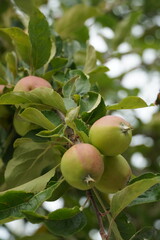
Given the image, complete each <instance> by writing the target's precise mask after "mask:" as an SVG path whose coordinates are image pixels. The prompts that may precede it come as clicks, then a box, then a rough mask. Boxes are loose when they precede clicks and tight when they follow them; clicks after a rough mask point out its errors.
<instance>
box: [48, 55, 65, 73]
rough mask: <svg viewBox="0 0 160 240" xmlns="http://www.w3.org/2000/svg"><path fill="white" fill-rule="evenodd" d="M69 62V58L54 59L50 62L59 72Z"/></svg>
mask: <svg viewBox="0 0 160 240" xmlns="http://www.w3.org/2000/svg"><path fill="white" fill-rule="evenodd" d="M67 62H68V58H62V57H54V58H53V59H52V60H51V61H50V64H51V65H52V67H53V69H54V70H56V71H57V70H60V69H62V68H63V67H65V66H66V64H67Z"/></svg>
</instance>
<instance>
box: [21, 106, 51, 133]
mask: <svg viewBox="0 0 160 240" xmlns="http://www.w3.org/2000/svg"><path fill="white" fill-rule="evenodd" d="M19 115H20V117H21V118H23V119H24V120H26V121H29V122H31V123H34V124H36V125H39V126H41V127H42V128H45V129H50V130H52V129H54V128H55V127H56V126H55V125H54V124H53V123H52V122H50V121H49V120H48V119H47V118H46V117H45V116H44V115H43V114H42V113H41V112H40V111H39V110H37V109H35V108H31V107H29V108H26V109H25V110H24V111H23V112H22V113H21V114H19Z"/></svg>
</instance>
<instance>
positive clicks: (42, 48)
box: [29, 8, 51, 69]
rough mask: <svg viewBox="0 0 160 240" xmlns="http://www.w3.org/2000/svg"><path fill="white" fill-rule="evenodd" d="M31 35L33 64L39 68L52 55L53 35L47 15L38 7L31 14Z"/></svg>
mask: <svg viewBox="0 0 160 240" xmlns="http://www.w3.org/2000/svg"><path fill="white" fill-rule="evenodd" d="M29 37H30V41H31V44H32V57H33V66H34V68H35V69H39V68H40V67H42V66H43V65H44V64H45V63H46V62H47V61H48V59H49V57H50V52H51V38H50V37H51V36H50V29H49V25H48V22H47V20H46V18H45V16H44V15H43V14H42V13H41V12H40V11H39V10H38V9H36V8H35V9H34V11H33V13H32V15H31V16H30V22H29Z"/></svg>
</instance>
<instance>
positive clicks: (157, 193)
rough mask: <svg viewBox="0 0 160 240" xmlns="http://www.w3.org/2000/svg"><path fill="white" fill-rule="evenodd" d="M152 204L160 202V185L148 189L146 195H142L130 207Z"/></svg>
mask: <svg viewBox="0 0 160 240" xmlns="http://www.w3.org/2000/svg"><path fill="white" fill-rule="evenodd" d="M151 202H160V184H156V185H155V186H153V187H151V188H150V189H148V190H147V191H146V192H145V193H143V194H141V195H140V196H139V197H138V198H136V199H135V200H134V201H133V202H131V203H130V204H129V206H135V205H139V204H145V203H151Z"/></svg>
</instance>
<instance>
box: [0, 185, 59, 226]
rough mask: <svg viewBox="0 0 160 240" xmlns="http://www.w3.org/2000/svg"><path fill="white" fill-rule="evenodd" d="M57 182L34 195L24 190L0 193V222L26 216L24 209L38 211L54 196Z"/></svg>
mask: <svg viewBox="0 0 160 240" xmlns="http://www.w3.org/2000/svg"><path fill="white" fill-rule="evenodd" d="M55 188H56V184H55V185H53V186H51V187H49V188H47V189H45V190H44V191H42V192H40V193H38V194H36V195H34V194H33V193H26V192H23V191H13V190H8V191H7V192H5V193H3V192H2V193H0V224H3V223H6V222H9V221H13V220H16V219H20V218H24V217H25V216H24V214H23V213H22V211H23V210H25V211H36V209H38V208H39V207H40V206H41V204H42V203H43V202H44V201H46V200H47V199H48V198H50V197H51V196H52V193H53V191H54V189H55Z"/></svg>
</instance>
